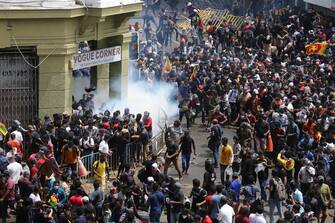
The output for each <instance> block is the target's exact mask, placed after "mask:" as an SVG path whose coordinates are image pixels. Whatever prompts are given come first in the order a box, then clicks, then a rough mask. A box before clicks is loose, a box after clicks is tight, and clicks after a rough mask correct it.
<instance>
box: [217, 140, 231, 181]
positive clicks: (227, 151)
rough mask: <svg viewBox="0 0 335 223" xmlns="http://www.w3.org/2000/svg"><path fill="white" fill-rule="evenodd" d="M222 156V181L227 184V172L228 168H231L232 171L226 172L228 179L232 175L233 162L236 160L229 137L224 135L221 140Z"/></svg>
mask: <svg viewBox="0 0 335 223" xmlns="http://www.w3.org/2000/svg"><path fill="white" fill-rule="evenodd" d="M221 143H222V145H221V157H220V171H221V183H222V184H223V185H225V174H226V173H225V172H226V169H227V168H230V169H231V171H227V172H230V173H228V174H226V179H227V180H228V179H229V177H230V175H232V173H231V172H232V164H233V161H234V152H233V149H232V147H231V146H230V145H228V139H227V138H226V137H223V138H222V140H221Z"/></svg>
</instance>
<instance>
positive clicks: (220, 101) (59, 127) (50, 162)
mask: <svg viewBox="0 0 335 223" xmlns="http://www.w3.org/2000/svg"><path fill="white" fill-rule="evenodd" d="M159 4H160V1H153V2H152V3H148V5H147V9H146V10H147V12H146V14H145V16H144V26H143V27H144V28H143V32H144V34H145V38H146V42H145V43H144V44H142V45H141V49H140V53H139V59H138V61H137V67H138V69H139V70H140V79H143V80H145V81H147V82H148V83H150V84H155V83H159V82H162V81H164V82H168V83H171V84H172V85H173V86H174V87H175V92H174V93H173V94H172V96H171V100H174V101H177V102H178V104H179V106H178V108H179V117H178V118H177V120H175V121H174V122H173V124H172V125H171V126H167V128H166V130H165V131H164V133H165V134H164V141H165V147H166V153H165V155H164V162H161V161H160V160H161V159H159V157H158V154H155V153H152V151H150V150H151V148H150V146H149V141H150V139H151V138H152V137H153V131H152V130H153V120H152V118H151V117H150V113H149V112H147V111H144V112H143V111H141V112H143V114H142V113H137V114H136V115H135V114H134V113H133V112H138V111H130V110H129V109H128V108H126V109H125V110H124V112H123V113H122V112H121V111H119V110H116V111H109V110H106V111H104V112H102V113H100V114H93V111H94V94H93V92H94V89H87V90H86V91H87V94H85V95H84V97H83V99H82V100H80V101H78V102H74V104H73V111H72V112H71V113H69V112H64V113H62V114H53V115H52V117H49V116H45V117H44V120H41V119H38V118H37V119H36V120H34V122H33V123H31V124H30V125H27V126H26V128H24V127H22V126H21V123H20V122H19V121H17V120H15V121H14V122H13V125H12V126H10V128H8V131H7V130H6V131H5V129H4V128H3V126H1V134H0V136H1V137H0V147H1V148H0V171H1V174H0V215H1V219H2V222H3V223H5V222H7V221H8V220H9V219H11V216H15V221H16V222H18V223H21V222H34V223H35V222H36V223H37V222H38V223H39V222H48V223H53V222H61V223H62V222H64V223H68V222H76V223H85V222H107V223H108V222H125V223H128V222H136V221H142V222H151V223H159V222H161V221H162V219H163V217H162V216H163V215H166V219H167V221H168V223H177V222H178V223H193V222H199V223H212V222H214V223H232V222H236V223H259V222H260V223H265V222H270V223H274V222H278V223H281V222H299V223H300V222H301V223H309V222H320V223H324V222H326V220H327V218H328V219H330V218H334V213H333V212H331V211H330V209H332V201H333V195H334V191H335V188H334V183H335V182H334V179H335V166H334V162H333V160H334V155H335V146H334V142H335V141H334V140H335V110H334V109H335V88H334V86H335V85H334V83H335V82H334V81H335V72H334V68H333V66H334V58H335V52H334V48H333V45H332V44H334V41H335V26H334V25H333V23H332V22H331V21H330V22H327V21H326V20H325V19H324V20H322V18H321V17H320V16H319V15H318V14H317V13H315V12H314V11H312V10H309V11H302V10H301V9H298V8H291V9H285V10H281V11H280V12H281V13H277V12H278V11H276V10H270V9H269V11H267V12H266V13H263V12H262V11H257V9H256V8H254V9H253V13H252V16H248V17H246V19H245V23H244V24H243V27H234V26H232V25H230V24H229V23H222V24H221V25H220V26H219V27H215V26H214V25H213V24H211V23H210V22H209V24H202V22H201V18H200V17H199V14H198V13H197V9H196V8H195V7H194V6H193V5H192V3H191V2H189V3H187V4H186V6H185V11H186V12H187V16H188V17H189V19H190V21H191V25H192V29H191V30H185V29H182V30H181V31H180V30H179V29H178V27H177V26H176V19H177V15H178V12H176V13H173V15H171V16H168V15H167V12H166V11H165V10H162V11H161V8H160V7H157V6H159ZM148 6H150V7H148ZM150 10H151V11H152V13H150ZM159 13H161V14H160V15H157V14H159ZM149 15H150V16H149ZM156 17H159V22H158V25H157V26H156V27H157V28H156V29H154V28H152V25H156ZM152 23H153V24H152ZM173 39H175V41H172V40H173ZM324 41H325V42H327V43H328V47H327V50H326V51H325V52H324V53H323V54H324V55H315V54H307V53H306V51H305V46H306V45H307V44H311V43H319V42H324ZM83 47H84V48H85V47H88V46H87V45H84V46H83ZM169 47H170V49H172V50H171V51H169V50H168V49H169ZM316 50H317V49H316ZM184 117H185V119H184ZM184 122H186V123H185V127H184V124H183V123H184ZM195 125H200V126H202V127H203V128H204V129H206V130H207V132H208V137H207V138H208V142H207V145H208V151H209V157H210V158H208V159H207V160H206V161H205V163H204V164H203V165H204V169H205V170H204V171H205V172H204V174H203V177H198V178H194V179H193V181H192V189H191V192H190V193H186V192H185V190H184V188H183V187H182V184H181V182H182V181H183V177H185V176H187V175H188V174H189V173H190V171H191V170H190V165H191V162H190V161H191V158H192V156H193V157H196V155H197V150H198V147H199V146H201V145H197V144H196V143H195V140H194V139H193V137H192V130H193V129H194V126H195ZM227 129H234V130H236V134H235V135H234V137H233V139H230V138H229V137H228V136H227V135H226V131H228V130H227ZM4 133H6V134H4ZM132 142H136V143H137V144H139V145H140V146H138V147H136V151H134V153H133V154H134V156H133V159H132V160H131V161H130V160H129V159H128V158H127V153H126V151H127V145H128V144H129V143H132ZM150 152H151V153H150ZM149 153H150V156H147V155H148V154H149ZM93 154H98V156H97V157H98V159H93V157H94V156H95V155H94V156H93ZM180 154H181V156H180ZM111 156H116V157H117V159H116V160H117V161H116V162H117V163H116V166H117V167H118V169H117V174H116V176H115V177H114V178H113V179H112V176H111V174H110V169H111V168H110V165H111V163H110V162H109V160H110V157H111ZM83 157H91V158H90V159H87V160H88V162H86V163H85V165H86V167H92V173H90V176H91V178H92V179H90V180H91V181H83V180H82V178H81V177H85V176H86V175H87V173H86V171H85V165H84V164H83V163H82V158H83ZM180 160H181V169H180V166H179V161H180ZM114 164H115V163H114ZM171 164H173V165H174V167H175V168H176V170H177V173H178V177H179V179H176V178H173V177H171V175H169V174H168V171H169V167H170V165H171ZM139 167H141V168H139ZM217 172H219V173H220V174H219V176H217V174H216V173H217ZM87 182H90V183H87ZM109 182H112V184H109ZM87 184H89V185H91V186H93V187H92V188H91V189H90V190H88V189H87ZM267 208H268V209H267ZM275 209H277V212H275ZM146 213H148V214H146ZM147 215H148V216H147ZM164 219H165V218H164Z"/></svg>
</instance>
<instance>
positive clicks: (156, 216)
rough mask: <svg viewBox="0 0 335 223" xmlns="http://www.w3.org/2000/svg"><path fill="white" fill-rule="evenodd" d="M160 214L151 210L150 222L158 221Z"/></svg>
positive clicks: (155, 222)
mask: <svg viewBox="0 0 335 223" xmlns="http://www.w3.org/2000/svg"><path fill="white" fill-rule="evenodd" d="M161 214H162V213H153V212H150V214H149V218H150V222H152V223H159V222H160V219H161Z"/></svg>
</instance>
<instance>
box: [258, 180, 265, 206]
mask: <svg viewBox="0 0 335 223" xmlns="http://www.w3.org/2000/svg"><path fill="white" fill-rule="evenodd" d="M258 181H259V185H260V187H261V198H262V200H264V201H266V198H267V196H266V189H265V188H266V184H267V179H266V178H262V177H258Z"/></svg>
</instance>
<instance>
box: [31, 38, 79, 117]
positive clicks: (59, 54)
mask: <svg viewBox="0 0 335 223" xmlns="http://www.w3.org/2000/svg"><path fill="white" fill-rule="evenodd" d="M54 49H56V50H55V51H54V53H52V54H51V55H50V56H49V57H48V58H47V59H46V60H45V61H44V62H43V63H42V64H41V65H40V67H39V78H38V93H39V99H38V100H39V101H38V111H39V116H40V117H41V118H43V117H44V116H45V115H49V116H51V115H52V114H54V113H63V112H64V111H67V112H69V113H71V112H72V81H73V77H72V66H71V65H72V64H71V60H72V57H73V54H74V53H75V52H76V50H77V45H76V44H66V45H62V46H38V47H37V53H38V56H39V61H40V62H41V61H43V60H44V59H45V58H46V57H47V56H48V54H49V53H50V52H52V51H53V50H54Z"/></svg>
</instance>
